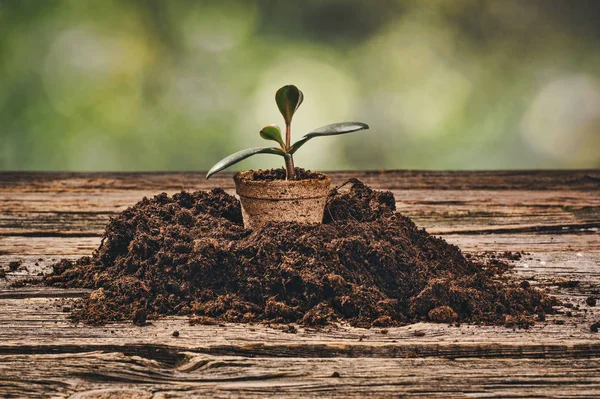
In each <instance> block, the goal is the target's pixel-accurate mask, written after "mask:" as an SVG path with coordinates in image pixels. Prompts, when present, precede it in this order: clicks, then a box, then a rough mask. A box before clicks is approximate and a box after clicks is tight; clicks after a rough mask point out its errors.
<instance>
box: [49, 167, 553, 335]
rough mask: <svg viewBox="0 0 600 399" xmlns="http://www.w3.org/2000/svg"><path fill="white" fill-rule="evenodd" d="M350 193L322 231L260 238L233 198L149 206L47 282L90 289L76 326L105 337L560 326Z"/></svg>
mask: <svg viewBox="0 0 600 399" xmlns="http://www.w3.org/2000/svg"><path fill="white" fill-rule="evenodd" d="M277 171H278V170H274V172H272V173H273V174H276V173H278V172H277ZM349 183H350V184H349V190H347V191H344V192H342V191H341V189H340V188H338V189H333V190H332V191H331V192H330V194H329V197H328V202H327V206H326V209H325V217H324V223H323V224H322V225H300V224H296V223H268V224H266V225H264V226H262V227H260V228H258V229H255V230H248V229H245V228H244V226H243V224H242V214H241V208H240V204H239V201H238V200H237V199H236V198H235V197H233V196H231V195H229V194H227V193H225V191H223V190H222V189H214V190H212V191H209V192H203V191H198V192H193V193H190V192H185V191H183V192H181V193H178V194H175V195H173V196H172V197H170V196H168V195H167V194H165V193H162V194H159V195H156V196H155V197H154V198H144V199H143V200H141V201H140V202H138V203H137V204H136V205H134V206H132V207H130V208H128V209H126V210H125V211H123V212H122V213H120V214H119V215H118V216H116V217H114V218H112V219H111V221H110V223H109V224H108V226H107V228H106V231H105V233H104V237H103V239H102V243H101V245H100V247H99V248H98V249H97V250H96V251H95V252H94V254H93V255H92V256H90V257H83V258H80V259H79V260H77V261H69V260H62V261H60V262H59V263H57V264H56V265H54V272H53V273H52V274H50V275H48V276H46V277H45V278H44V281H45V283H46V284H48V285H53V286H59V287H78V288H91V289H93V290H94V291H93V292H92V293H91V295H90V296H89V297H87V298H84V299H82V300H80V301H79V303H78V304H76V306H75V307H74V309H73V312H72V315H71V317H72V318H73V319H74V320H76V321H82V322H85V323H88V324H94V325H101V324H105V323H108V322H112V321H123V320H129V321H132V322H134V323H135V324H138V325H144V324H146V322H147V321H146V320H151V319H156V318H158V317H160V316H165V315H189V316H192V320H196V321H197V323H198V324H216V323H222V322H243V323H247V322H265V323H299V324H303V325H309V326H318V325H326V324H329V323H334V322H347V323H349V324H351V325H353V326H360V327H371V326H373V325H374V326H380V327H387V326H398V325H403V324H406V323H412V322H417V321H434V322H442V323H458V322H473V323H485V324H505V323H506V321H507V320H510V323H509V324H510V325H511V326H513V325H519V326H529V325H531V323H533V316H535V315H537V314H544V313H551V312H552V306H553V305H555V304H556V300H554V299H553V298H551V297H548V296H547V295H545V294H544V293H543V292H542V291H540V290H538V289H535V288H533V287H530V286H525V285H519V284H518V282H515V283H509V282H508V281H507V280H506V279H504V278H502V276H503V275H504V274H505V273H506V272H507V271H508V270H509V267H508V266H507V264H506V263H503V262H499V261H497V260H496V261H495V262H491V263H481V262H480V261H476V260H474V259H472V258H467V257H465V256H463V254H462V252H461V250H460V249H459V248H458V247H456V246H454V245H450V244H448V243H447V242H446V241H444V240H443V239H441V238H437V237H434V236H432V235H430V234H428V233H427V232H426V231H425V230H424V229H420V228H418V227H417V226H416V225H415V224H414V223H413V222H412V221H411V220H410V219H409V218H407V217H405V216H403V215H402V214H400V213H397V212H396V211H395V200H394V196H393V195H392V193H390V192H381V191H375V190H372V189H371V188H369V187H367V186H365V185H364V184H363V183H361V182H360V181H358V180H355V179H353V180H351V181H350V182H349Z"/></svg>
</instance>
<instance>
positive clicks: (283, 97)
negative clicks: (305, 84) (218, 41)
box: [206, 85, 369, 180]
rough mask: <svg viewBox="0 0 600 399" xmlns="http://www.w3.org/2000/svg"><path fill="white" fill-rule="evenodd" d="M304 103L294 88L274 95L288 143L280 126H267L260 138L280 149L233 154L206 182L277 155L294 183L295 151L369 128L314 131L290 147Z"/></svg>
mask: <svg viewBox="0 0 600 399" xmlns="http://www.w3.org/2000/svg"><path fill="white" fill-rule="evenodd" d="M303 100H304V94H303V93H302V92H301V91H300V90H298V88H297V87H296V86H294V85H287V86H283V87H282V88H281V89H279V90H277V93H275V102H276V103H277V107H278V108H279V112H281V115H283V120H284V121H285V141H283V138H282V136H281V129H280V128H279V126H277V125H268V126H265V127H264V128H263V129H262V130H261V131H260V137H262V138H263V139H265V140H271V141H275V142H277V143H278V144H279V147H256V148H248V149H246V150H241V151H238V152H236V153H235V154H231V155H230V156H228V157H226V158H224V159H222V160H220V161H219V162H217V163H216V164H215V166H213V167H212V168H211V169H210V170H209V171H208V173H207V174H206V178H207V179H208V178H209V177H211V176H212V175H214V174H215V173H217V172H220V171H222V170H223V169H226V168H228V167H230V166H232V165H235V164H236V163H238V162H240V161H242V160H244V159H246V158H248V157H251V156H253V155H256V154H274V155H279V156H282V157H283V159H284V161H285V170H286V179H287V180H294V179H295V177H296V172H295V169H294V153H296V151H298V149H299V148H300V147H302V146H303V145H304V144H305V143H306V142H307V141H308V140H310V139H312V138H313V137H321V136H334V135H337V134H346V133H352V132H356V131H358V130H364V129H368V128H369V126H368V125H367V124H365V123H361V122H342V123H334V124H331V125H327V126H323V127H320V128H318V129H315V130H313V131H312V132H310V133H308V134H306V135H304V137H302V138H301V139H300V140H298V141H296V142H295V143H294V144H290V143H291V140H292V137H291V136H292V118H293V116H294V113H295V112H296V111H297V110H298V107H300V104H302V101H303Z"/></svg>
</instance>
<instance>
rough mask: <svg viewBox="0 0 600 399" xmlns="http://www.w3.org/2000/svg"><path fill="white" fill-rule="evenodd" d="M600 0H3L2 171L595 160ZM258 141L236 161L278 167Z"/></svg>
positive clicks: (584, 163) (509, 165)
mask: <svg viewBox="0 0 600 399" xmlns="http://www.w3.org/2000/svg"><path fill="white" fill-rule="evenodd" d="M599 10H600V1H597V0H590V1H583V0H563V1H554V0H521V1H515V0H493V1H482V0H438V1H434V0H427V1H424V0H423V1H416V0H414V1H399V0H368V1H367V0H361V1H359V0H305V1H286V0H280V1H275V0H256V1H252V0H246V1H228V0H219V1H174V0H173V1H166V0H164V1H158V0H137V1H135V0H121V1H109V0H102V1H87V0H71V1H56V0H43V1H42V0H14V1H7V0H0V169H2V170H82V171H88V170H102V171H116V170H127V171H129V170H156V171H158V170H207V169H209V168H210V167H211V166H212V165H213V164H214V163H215V162H216V161H218V160H219V159H221V158H222V157H224V156H226V155H228V154H229V153H231V152H234V151H236V150H238V149H242V148H245V147H254V146H262V145H265V144H266V142H264V141H263V140H262V139H261V138H260V137H259V135H258V132H259V130H260V129H261V128H262V127H263V126H264V125H266V124H269V123H278V124H280V125H281V124H283V123H282V118H281V116H280V115H279V112H278V110H277V107H276V105H275V102H274V93H275V90H276V89H277V88H279V87H280V86H282V85H285V84H290V83H291V84H296V85H297V86H298V87H299V88H300V89H301V90H303V91H304V94H305V101H304V103H303V105H302V106H301V107H300V109H299V111H298V112H297V114H296V116H295V118H294V124H293V130H292V133H293V135H294V137H295V138H296V139H297V138H299V137H300V136H301V135H302V134H303V133H306V132H307V131H309V130H310V129H311V128H315V127H318V126H321V125H325V124H329V123H333V122H341V121H354V120H356V121H363V122H367V123H369V124H370V126H371V130H369V131H367V132H362V133H356V134H354V135H348V136H343V137H330V138H323V139H316V140H313V141H311V142H310V143H309V144H307V145H306V146H305V147H303V148H302V150H301V151H299V153H298V154H297V156H296V164H297V165H298V166H302V167H306V168H310V169H320V170H336V169H380V168H388V169H392V168H393V169H397V168H398V169H399V168H401V169H515V168H597V167H600V51H599V50H600V12H599ZM280 164H282V162H281V160H280V158H279V157H272V156H269V155H262V156H257V157H254V158H251V159H249V160H247V161H244V162H243V163H241V164H239V165H237V166H238V169H248V168H256V167H272V166H279V165H280Z"/></svg>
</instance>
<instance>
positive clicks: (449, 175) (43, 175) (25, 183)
mask: <svg viewBox="0 0 600 399" xmlns="http://www.w3.org/2000/svg"><path fill="white" fill-rule="evenodd" d="M328 173H329V174H331V175H332V177H333V179H334V182H343V181H345V180H347V179H349V178H353V177H357V178H359V179H361V180H363V181H364V182H365V183H367V184H369V185H371V186H373V187H376V188H385V189H386V190H400V189H402V190H411V189H433V190H438V191H439V190H446V189H453V190H468V189H471V190H474V189H477V190H487V189H489V190H511V189H512V190H519V189H525V190H551V191H560V190H581V191H587V190H591V191H596V190H598V188H599V187H600V171H598V170H533V171H532V170H527V171H519V170H515V171H476V172H472V171H451V172H445V171H422V170H385V171H384V170H373V171H343V172H342V171H338V172H328ZM232 175H233V174H232V173H220V174H218V175H215V176H214V177H212V178H211V179H210V180H208V181H207V180H206V179H205V178H204V176H205V172H173V173H172V172H159V173H156V172H151V173H148V172H121V173H116V172H111V173H104V172H97V173H82V172H0V188H3V190H9V189H10V190H18V191H22V192H26V191H49V192H64V191H81V190H90V189H91V190H103V189H113V190H114V189H117V190H130V189H135V188H139V187H143V188H144V189H148V190H181V189H194V188H195V189H204V188H205V187H213V186H217V187H223V188H233V181H232V180H231V177H232Z"/></svg>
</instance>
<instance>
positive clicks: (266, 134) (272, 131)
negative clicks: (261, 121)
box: [260, 125, 285, 148]
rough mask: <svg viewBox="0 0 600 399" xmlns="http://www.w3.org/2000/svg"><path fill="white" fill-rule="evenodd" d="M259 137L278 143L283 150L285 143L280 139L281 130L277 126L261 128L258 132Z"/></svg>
mask: <svg viewBox="0 0 600 399" xmlns="http://www.w3.org/2000/svg"><path fill="white" fill-rule="evenodd" d="M260 137H262V138H263V139H265V140H273V141H276V142H278V143H279V145H281V148H285V143H284V142H283V139H282V138H281V129H280V128H279V126H277V125H269V126H265V127H263V129H262V130H261V131H260Z"/></svg>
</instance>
